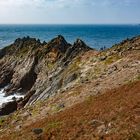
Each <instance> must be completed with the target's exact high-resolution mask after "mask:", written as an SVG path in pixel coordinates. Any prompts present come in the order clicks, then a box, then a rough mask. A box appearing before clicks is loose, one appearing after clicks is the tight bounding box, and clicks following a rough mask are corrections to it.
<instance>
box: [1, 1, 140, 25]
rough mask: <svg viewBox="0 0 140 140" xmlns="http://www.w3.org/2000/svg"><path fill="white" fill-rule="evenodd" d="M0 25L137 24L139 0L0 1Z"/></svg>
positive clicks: (139, 20)
mask: <svg viewBox="0 0 140 140" xmlns="http://www.w3.org/2000/svg"><path fill="white" fill-rule="evenodd" d="M0 23H1V24H5V23H6V24H129V23H131V24H135V23H140V0H0Z"/></svg>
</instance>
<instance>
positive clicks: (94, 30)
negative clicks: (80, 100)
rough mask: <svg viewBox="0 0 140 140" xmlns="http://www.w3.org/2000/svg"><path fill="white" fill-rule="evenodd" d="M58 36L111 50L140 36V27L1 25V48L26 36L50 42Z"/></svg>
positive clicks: (69, 40) (70, 41)
mask: <svg viewBox="0 0 140 140" xmlns="http://www.w3.org/2000/svg"><path fill="white" fill-rule="evenodd" d="M57 35H63V36H64V37H65V39H66V40H67V41H68V42H69V43H71V44H73V43H74V41H75V40H76V39H77V38H80V39H82V40H83V41H85V42H86V44H87V45H88V46H90V47H92V48H95V49H100V48H102V47H106V48H110V47H111V46H112V45H114V44H116V43H119V42H121V41H122V40H125V39H127V38H131V37H134V36H137V35H140V25H139V24H135V25H0V48H3V47H5V46H7V45H9V44H11V43H13V42H14V40H15V39H17V38H22V37H24V36H30V37H34V38H37V39H40V40H41V41H46V42H48V41H50V40H51V39H52V38H54V37H56V36H57Z"/></svg>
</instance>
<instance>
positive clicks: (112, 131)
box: [0, 81, 140, 140]
mask: <svg viewBox="0 0 140 140" xmlns="http://www.w3.org/2000/svg"><path fill="white" fill-rule="evenodd" d="M107 93H108V94H103V95H100V96H97V97H91V98H89V99H88V100H85V101H84V102H82V103H79V104H77V105H74V106H73V107H71V108H69V109H66V110H65V111H62V112H59V113H58V114H56V115H52V116H49V117H48V118H45V119H42V120H38V121H36V122H35V123H32V125H30V126H28V127H24V128H22V131H19V132H14V133H12V131H11V134H6V135H5V136H1V138H0V139H1V140H5V139H7V140H10V139H11V140H13V139H18V140H22V139H26V140H28V139H29V140H31V139H45V140H50V139H54V140H59V139H60V140H63V139H64V140H68V139H73V140H75V139H76V140H77V139H79V140H90V139H111V138H112V139H116V140H118V139H130V140H138V139H140V127H139V126H140V100H139V99H140V81H137V82H134V83H131V84H127V85H124V86H122V87H119V88H117V89H113V90H110V91H108V92H107ZM33 128H42V129H43V133H42V135H39V136H36V135H34V134H33V132H32V129H33Z"/></svg>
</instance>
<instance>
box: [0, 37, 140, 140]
mask: <svg viewBox="0 0 140 140" xmlns="http://www.w3.org/2000/svg"><path fill="white" fill-rule="evenodd" d="M139 80H140V36H137V37H134V38H131V39H126V40H124V41H122V42H121V43H119V44H116V45H114V46H112V47H111V48H106V49H104V50H95V49H93V48H90V47H89V46H87V45H86V43H84V42H83V41H82V40H80V39H77V40H76V41H75V42H74V43H73V44H70V43H68V42H67V41H66V40H65V38H64V37H63V36H61V35H59V36H57V37H56V38H54V39H52V40H51V41H49V42H43V43H42V42H41V41H40V40H37V39H35V38H30V37H24V38H19V39H16V40H15V42H14V43H13V44H11V45H9V46H7V47H5V48H3V49H1V50H0V89H3V90H1V91H3V93H4V95H5V97H12V101H11V100H10V101H9V102H6V103H4V104H2V105H1V107H0V116H1V117H0V139H2V140H4V139H8V140H13V139H17V140H18V139H19V140H24V139H26V140H28V139H29V140H31V139H43V140H44V139H45V140H50V139H79V140H81V139H82V140H83V139H86V140H88V139H114V140H118V139H136V140H137V139H139V138H140V133H139V132H140V128H139V122H140V119H139V99H140V94H139V93H140V88H139V87H140V82H139ZM0 94H1V93H0ZM15 95H16V96H17V98H16V96H15ZM13 96H15V97H13ZM18 96H19V97H20V96H21V97H22V98H18ZM5 115H8V116H5ZM2 116H3V117H2Z"/></svg>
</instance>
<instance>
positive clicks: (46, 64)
mask: <svg viewBox="0 0 140 140" xmlns="http://www.w3.org/2000/svg"><path fill="white" fill-rule="evenodd" d="M89 50H91V48H89V47H88V46H87V45H86V44H85V43H84V42H83V41H82V40H80V39H77V40H76V42H75V43H74V44H73V45H71V44H69V43H67V41H66V40H65V39H64V37H63V36H61V35H59V36H58V37H56V38H54V39H52V40H51V41H50V42H48V43H41V42H40V41H39V40H36V39H34V38H30V37H24V38H22V39H20V38H19V39H17V40H15V42H14V43H13V44H11V45H10V46H8V47H6V48H4V49H2V50H0V77H1V79H0V88H1V89H2V88H4V87H5V86H6V85H9V86H8V87H7V88H6V89H5V93H3V89H2V90H1V95H0V98H1V104H2V103H4V102H10V101H11V100H12V98H14V97H15V98H18V95H16V94H14V93H20V94H22V95H24V99H23V100H22V101H20V107H23V106H25V105H31V104H33V103H35V102H36V101H38V100H44V99H46V98H49V97H50V96H52V95H54V94H56V93H57V92H58V91H59V90H61V89H64V88H66V87H70V86H72V85H73V84H74V83H75V82H76V80H77V79H78V77H79V75H80V71H79V69H78V66H77V65H76V64H77V63H79V62H80V56H81V55H82V53H85V52H86V51H89ZM70 83H71V84H70ZM4 96H6V97H4ZM19 97H20V96H19Z"/></svg>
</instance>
